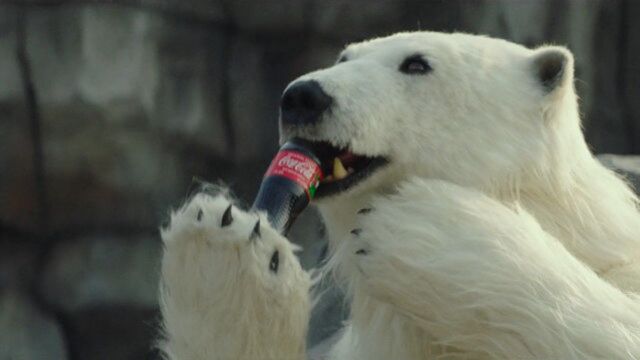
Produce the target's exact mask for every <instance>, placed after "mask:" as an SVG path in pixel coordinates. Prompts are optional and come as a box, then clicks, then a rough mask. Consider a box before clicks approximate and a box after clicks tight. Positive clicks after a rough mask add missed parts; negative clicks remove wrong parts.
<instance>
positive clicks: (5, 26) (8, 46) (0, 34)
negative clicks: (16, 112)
mask: <svg viewBox="0 0 640 360" xmlns="http://www.w3.org/2000/svg"><path fill="white" fill-rule="evenodd" d="M16 20H17V11H16V7H14V6H2V5H0V80H1V82H2V86H0V99H1V100H2V101H6V100H7V99H17V98H20V97H22V82H21V79H20V72H19V71H18V62H17V57H16V56H15V49H16V25H17V23H16Z"/></svg>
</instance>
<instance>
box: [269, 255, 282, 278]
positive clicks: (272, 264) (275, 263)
mask: <svg viewBox="0 0 640 360" xmlns="http://www.w3.org/2000/svg"><path fill="white" fill-rule="evenodd" d="M279 266H280V254H279V253H278V250H276V251H274V252H273V255H271V261H269V270H271V271H273V273H274V274H277V273H278V267H279Z"/></svg>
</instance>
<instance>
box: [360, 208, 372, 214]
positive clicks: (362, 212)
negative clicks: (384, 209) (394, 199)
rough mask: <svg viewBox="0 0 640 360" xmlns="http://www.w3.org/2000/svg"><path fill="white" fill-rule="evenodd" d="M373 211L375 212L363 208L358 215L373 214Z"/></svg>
mask: <svg viewBox="0 0 640 360" xmlns="http://www.w3.org/2000/svg"><path fill="white" fill-rule="evenodd" d="M371 210H373V209H372V208H362V209H360V210H358V214H368V213H370V212H371Z"/></svg>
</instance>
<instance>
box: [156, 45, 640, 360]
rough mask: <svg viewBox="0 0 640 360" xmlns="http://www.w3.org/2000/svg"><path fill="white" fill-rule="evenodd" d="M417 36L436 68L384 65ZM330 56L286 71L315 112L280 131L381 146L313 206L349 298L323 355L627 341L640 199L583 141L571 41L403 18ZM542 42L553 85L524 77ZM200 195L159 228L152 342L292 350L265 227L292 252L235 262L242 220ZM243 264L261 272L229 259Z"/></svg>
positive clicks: (573, 350)
mask: <svg viewBox="0 0 640 360" xmlns="http://www.w3.org/2000/svg"><path fill="white" fill-rule="evenodd" d="M417 53H419V54H422V55H423V56H424V58H425V59H427V60H428V61H429V63H430V64H431V67H432V68H433V71H432V72H430V73H429V74H424V75H407V74H403V73H400V72H399V71H398V67H399V64H400V63H401V62H402V61H403V59H404V58H406V57H407V56H410V55H414V54H417ZM343 54H344V55H345V56H346V57H347V59H348V60H347V61H346V62H342V63H339V64H336V65H334V66H332V67H329V68H327V69H323V70H319V71H316V72H312V73H309V74H306V75H304V76H302V77H301V78H300V79H303V80H304V79H314V80H316V81H318V82H319V83H320V85H321V86H322V87H323V89H324V90H325V91H326V92H327V93H328V94H330V95H331V96H332V97H333V98H334V106H333V107H332V108H331V111H330V112H329V113H328V114H327V115H326V116H325V117H324V118H323V119H322V121H321V122H319V123H318V124H317V125H313V126H306V127H295V128H293V127H282V128H281V138H282V141H285V140H287V139H289V138H291V137H293V136H303V137H306V138H311V139H317V140H325V141H330V142H332V143H334V144H336V145H340V146H348V147H349V148H350V149H351V150H352V151H354V152H356V153H359V154H366V155H382V156H386V157H387V158H388V159H389V160H390V165H388V166H387V167H386V168H384V169H382V170H380V171H378V172H377V173H376V174H374V175H373V176H371V177H370V178H369V179H367V180H366V181H364V182H363V183H361V184H359V185H358V186H356V187H354V188H352V189H350V190H349V191H347V192H344V193H343V194H340V195H339V196H334V197H331V198H327V199H322V200H321V201H319V202H318V204H317V205H318V206H319V208H320V210H321V213H322V215H323V218H324V220H325V223H326V225H327V230H328V235H329V237H330V244H331V253H332V258H331V261H330V265H331V267H332V268H333V269H335V270H336V274H337V275H338V279H340V280H341V283H342V284H344V285H345V286H346V288H347V289H348V290H349V295H350V300H351V312H352V317H351V319H350V321H349V324H348V325H347V326H346V327H345V329H344V332H343V335H342V338H341V340H340V341H339V342H338V344H337V345H336V346H335V347H334V349H333V351H332V355H331V357H332V359H335V360H343V359H345V360H346V359H400V360H403V359H406V360H418V359H427V358H441V357H442V358H456V357H459V358H474V359H475V358H498V359H515V358H518V359H520V358H522V359H541V358H548V359H551V358H554V359H602V358H606V359H632V358H640V296H638V294H637V293H638V292H640V261H639V258H640V214H639V212H638V199H637V197H636V196H635V195H634V194H633V192H632V191H631V190H630V189H629V187H628V186H627V185H626V184H625V183H624V182H623V181H622V180H621V179H619V178H618V177H617V176H616V175H615V174H613V173H612V172H611V171H609V170H607V169H605V168H604V167H602V166H601V165H600V164H599V163H598V162H597V161H596V160H595V159H594V157H593V155H592V154H591V153H590V151H589V149H588V147H587V145H586V143H585V141H584V137H583V135H582V131H581V128H580V119H579V115H578V113H579V112H578V105H577V97H576V94H575V91H574V88H573V57H572V55H571V53H570V52H569V51H568V50H566V49H564V48H562V47H557V46H545V47H542V48H539V49H534V50H530V49H527V48H524V47H522V46H519V45H516V44H513V43H509V42H506V41H503V40H498V39H491V38H487V37H482V36H474V35H467V34H442V33H433V32H419V33H402V34H396V35H393V36H390V37H387V38H381V39H374V40H371V41H367V42H363V43H359V44H353V45H350V46H348V47H347V48H346V49H345V51H344V52H343ZM549 55H552V57H553V58H555V59H562V60H563V62H562V66H563V71H562V72H560V77H559V78H558V79H557V81H556V83H555V86H552V87H550V88H549V87H545V86H543V84H542V83H541V81H540V78H539V77H538V75H537V74H538V69H539V66H540V63H541V60H545V59H548V58H549ZM296 81H297V80H296ZM294 82H295V81H294ZM208 199H209V198H208ZM211 199H213V198H211ZM211 199H209V200H207V201H210V202H211V204H214V203H226V201H227V200H226V198H225V197H224V196H219V197H217V198H215V199H214V200H211ZM202 202H203V200H202V199H201V198H196V199H194V200H193V201H192V202H191V203H190V204H187V205H186V206H185V208H184V209H183V210H181V211H179V212H178V213H177V214H176V215H174V218H173V221H172V225H171V227H170V229H169V230H167V231H166V232H165V233H164V234H163V238H164V240H165V244H166V247H167V250H166V253H165V259H164V265H163V278H164V282H165V285H166V286H165V289H168V290H167V291H165V292H163V315H164V319H165V328H166V331H167V337H168V353H169V354H170V355H171V356H172V358H174V359H179V360H184V359H222V358H226V359H258V358H260V359H262V358H276V357H278V356H279V357H280V358H287V357H291V358H296V357H301V356H302V354H301V352H300V350H299V349H300V348H301V346H302V345H301V344H302V343H303V340H302V339H304V326H303V325H301V324H302V323H303V322H304V321H306V319H307V318H308V313H307V311H308V299H307V297H306V295H303V294H306V291H307V290H308V287H309V280H308V276H306V275H305V274H304V273H303V272H302V270H301V269H300V267H299V265H297V262H296V261H295V257H294V256H293V254H292V252H291V249H290V247H289V245H287V242H286V241H285V239H283V238H282V237H280V236H278V235H277V234H275V232H273V231H272V230H271V229H268V227H267V226H264V228H265V230H264V231H265V233H269V234H271V235H270V236H265V238H266V241H265V244H270V243H273V244H276V245H278V246H281V247H282V248H283V249H289V251H287V259H288V260H290V261H289V263H291V264H296V266H293V265H292V267H291V268H290V269H289V270H290V271H289V272H285V273H283V276H279V277H273V276H271V274H269V273H268V272H267V271H266V268H265V266H264V264H262V263H261V261H264V258H267V257H268V255H269V252H268V251H267V250H265V251H264V252H261V253H260V255H259V256H253V257H243V256H240V258H241V259H245V260H244V261H240V262H238V263H234V262H233V261H232V260H233V259H235V258H233V259H231V257H232V256H231V255H232V254H235V253H238V254H245V253H251V252H249V251H247V250H249V249H251V247H242V249H244V250H239V251H238V252H230V251H227V250H224V251H223V250H221V249H226V248H224V247H221V246H220V244H225V243H234V244H239V243H242V244H244V243H246V237H247V234H248V232H249V231H250V229H251V225H252V224H251V222H250V221H248V220H247V221H246V223H242V222H241V221H239V222H238V223H237V225H234V227H232V229H234V230H232V229H227V228H221V227H220V226H219V224H218V223H217V221H218V220H219V219H218V218H216V216H218V217H219V214H221V209H222V208H221V205H216V206H213V205H211V206H213V208H215V209H217V210H215V211H214V210H210V211H209V212H211V213H213V214H218V215H214V216H212V217H211V216H210V217H208V218H207V219H208V220H207V221H209V222H211V223H207V222H204V223H200V222H195V221H194V217H193V216H194V215H193V210H189V209H192V208H194V207H195V206H200V207H202V206H203V204H204V203H202ZM194 204H195V205H194ZM370 206H373V208H374V210H373V211H372V212H371V213H368V214H366V215H357V210H358V209H360V208H362V207H370ZM189 211H191V213H190V212H189ZM238 214H240V215H239V217H240V218H241V217H243V216H244V217H247V218H250V217H251V215H247V214H245V213H240V212H239V211H238ZM211 219H213V220H211ZM354 228H362V229H363V230H362V233H361V234H360V236H356V237H354V236H353V235H352V234H350V230H352V229H354ZM202 234H206V236H204V237H206V239H208V240H207V241H208V242H205V241H204V240H202V238H203V235H202ZM240 239H242V240H240ZM205 243H206V244H209V243H211V244H215V246H214V247H213V248H212V249H209V248H207V247H204V246H203V244H205ZM189 249H191V250H189ZM214 249H215V251H214ZM359 250H363V251H364V253H363V252H362V251H359ZM356 253H358V254H356ZM239 268H246V269H254V270H255V271H254V272H255V273H256V274H259V275H255V276H252V277H251V276H243V277H240V276H238V275H237V274H236V273H235V272H233V271H231V270H233V269H236V270H237V269H239ZM272 289H276V291H271V290H272ZM282 289H288V291H290V292H291V293H292V294H296V295H295V296H283V294H284V292H283V291H284V290H282ZM238 294H243V296H239V295H238ZM234 296H235V297H234ZM245 297H248V299H244V298H245ZM230 299H234V301H231V300H230ZM279 302H280V304H282V305H281V306H274V304H278V303H279ZM243 311H244V312H245V313H247V314H245V313H243ZM229 314H243V315H245V316H244V317H243V318H242V319H243V321H235V320H234V319H235V318H234V317H233V316H229ZM248 314H254V316H249V315H248ZM238 316H239V315H238ZM205 319H206V320H205ZM274 323H277V324H280V325H279V327H275V328H276V329H277V331H272V330H270V329H272V328H274V326H273V325H272V324H274ZM305 325H306V324H305ZM287 327H288V328H287ZM275 334H277V335H275ZM282 334H290V335H291V336H290V337H288V336H282ZM271 335H274V336H275V338H274V339H272V340H270V341H269V342H260V341H258V340H256V339H263V338H266V337H268V336H271ZM276 344H277V347H278V349H274V346H276ZM279 349H281V350H279ZM291 349H293V350H291ZM296 349H298V350H296ZM279 351H280V352H279Z"/></svg>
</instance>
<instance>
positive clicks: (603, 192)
mask: <svg viewBox="0 0 640 360" xmlns="http://www.w3.org/2000/svg"><path fill="white" fill-rule="evenodd" d="M545 121H546V122H547V125H549V126H551V127H553V130H552V131H551V136H550V138H549V139H548V142H549V143H548V144H547V145H548V147H547V148H548V152H547V159H546V160H545V161H544V162H543V164H544V168H538V169H536V170H534V171H532V172H530V173H528V174H523V175H522V176H521V178H520V180H519V184H520V185H519V186H518V190H517V191H516V196H515V198H513V199H510V200H511V201H514V202H517V203H519V204H520V205H521V206H522V207H523V208H525V209H526V210H527V211H529V212H530V213H531V214H532V215H533V216H534V217H535V218H536V219H537V220H538V222H539V223H540V225H541V226H542V228H543V229H544V230H545V231H547V232H548V233H550V234H551V235H553V236H554V237H555V238H557V239H558V240H559V241H561V242H562V243H563V244H564V245H565V247H566V248H567V249H568V250H569V251H570V252H571V253H572V254H574V255H575V256H576V257H577V258H579V259H580V260H582V261H583V262H584V263H585V264H587V265H588V266H589V267H591V268H592V269H594V270H595V271H597V272H599V273H600V274H602V275H605V274H606V273H607V272H608V271H609V270H612V269H615V268H620V267H624V266H625V265H628V264H630V263H632V262H635V261H638V260H639V259H640V241H639V240H640V212H639V211H638V200H637V196H636V195H635V194H634V192H633V190H631V189H630V188H629V186H627V184H625V183H624V181H622V180H621V179H620V178H618V177H617V176H616V175H615V174H614V173H613V172H612V171H611V170H608V169H606V168H605V167H604V166H603V165H602V164H601V163H600V162H599V161H598V160H597V159H596V158H595V157H594V156H593V154H592V153H591V151H590V150H589V147H588V145H587V144H586V141H585V140H584V135H583V133H582V130H581V126H580V119H579V114H578V104H577V100H576V96H575V93H574V92H573V91H569V92H567V93H565V94H564V97H563V98H562V99H561V100H559V102H558V104H557V106H555V107H553V108H549V109H547V111H546V112H545ZM638 286H640V279H639V281H638Z"/></svg>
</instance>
